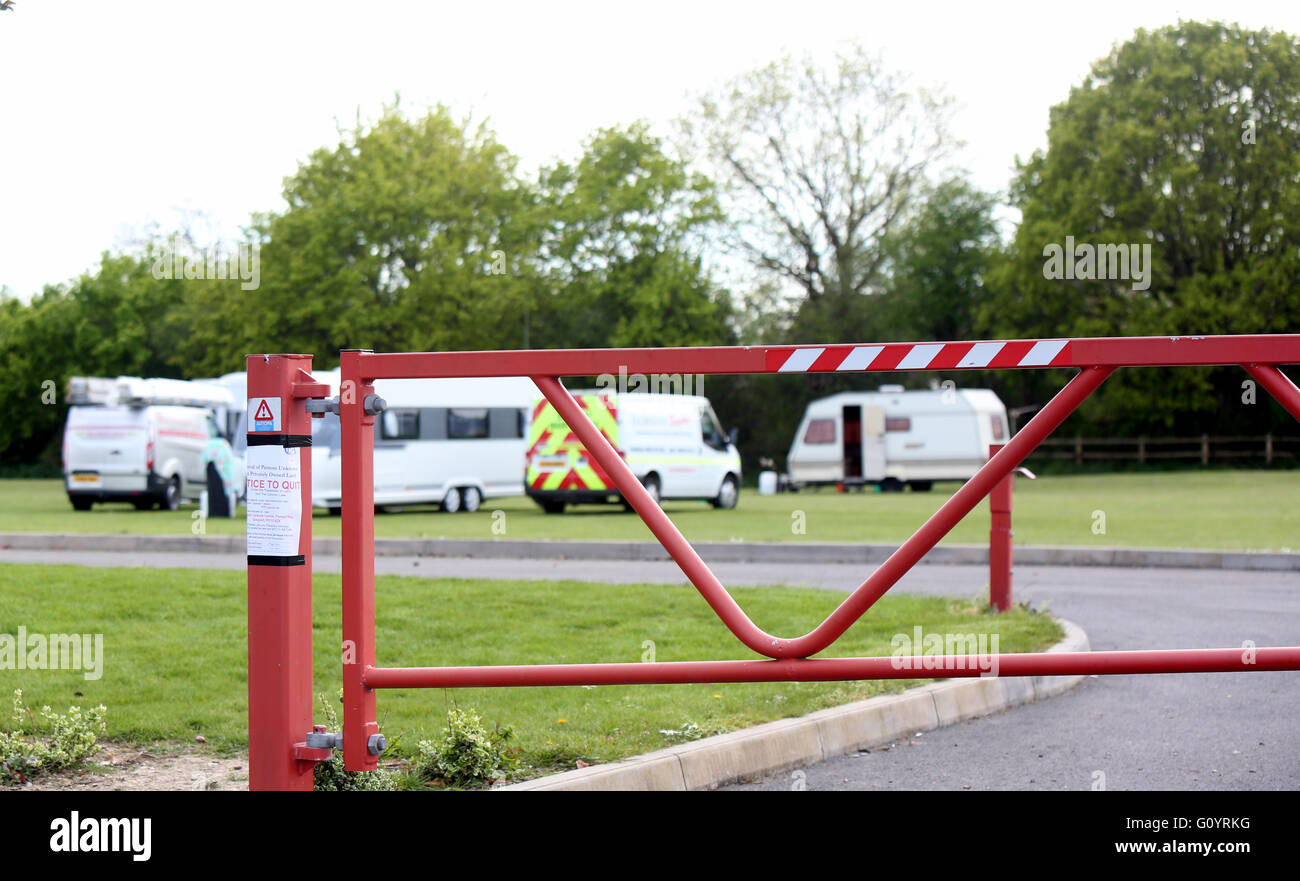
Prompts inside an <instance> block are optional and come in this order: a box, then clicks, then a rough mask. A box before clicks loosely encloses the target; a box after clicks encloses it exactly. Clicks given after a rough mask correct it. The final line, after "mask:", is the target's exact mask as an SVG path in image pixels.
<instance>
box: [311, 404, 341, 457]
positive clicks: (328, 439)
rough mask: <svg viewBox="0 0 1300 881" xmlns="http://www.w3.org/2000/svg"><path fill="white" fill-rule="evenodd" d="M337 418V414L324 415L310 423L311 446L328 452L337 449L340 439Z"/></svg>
mask: <svg viewBox="0 0 1300 881" xmlns="http://www.w3.org/2000/svg"><path fill="white" fill-rule="evenodd" d="M340 432H341V429H340V427H339V417H338V414H337V413H326V414H325V415H324V416H323V417H321V418H320V419H312V421H311V445H312V446H313V447H323V448H325V449H328V450H337V449H339V445H340V444H339V442H340V440H341V439H342V438H341V434H340Z"/></svg>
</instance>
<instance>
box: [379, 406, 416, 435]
mask: <svg viewBox="0 0 1300 881" xmlns="http://www.w3.org/2000/svg"><path fill="white" fill-rule="evenodd" d="M380 425H381V428H380V432H379V436H380V438H382V439H383V440H415V439H416V438H418V437H419V436H420V411H419V410H387V411H385V412H384V415H383V417H382V419H381V421H380Z"/></svg>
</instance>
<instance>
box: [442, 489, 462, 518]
mask: <svg viewBox="0 0 1300 881" xmlns="http://www.w3.org/2000/svg"><path fill="white" fill-rule="evenodd" d="M442 510H444V511H446V512H447V513H448V514H455V513H456V512H457V511H459V510H460V490H459V489H457V488H456V487H454V486H453V487H452V488H451V489H449V490H447V494H446V495H445V496H443V497H442Z"/></svg>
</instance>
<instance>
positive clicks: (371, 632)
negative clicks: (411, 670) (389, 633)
mask: <svg viewBox="0 0 1300 881" xmlns="http://www.w3.org/2000/svg"><path fill="white" fill-rule="evenodd" d="M368 353H370V350H369V349H344V350H343V351H342V352H341V353H340V355H341V360H342V365H341V368H340V371H339V380H340V382H339V421H340V422H341V423H342V441H343V463H342V474H343V481H342V482H343V487H342V489H343V499H342V503H343V767H344V768H346V769H347V770H349V771H373V770H375V769H376V768H378V767H379V753H381V752H383V743H382V741H381V739H380V737H379V725H378V723H377V721H376V714H377V713H378V706H377V704H376V702H375V690H374V689H373V688H369V687H367V686H366V684H365V682H364V681H362V680H363V677H364V676H365V673H366V671H367V670H369V669H370V668H371V667H373V666H374V665H375V413H376V412H380V411H382V409H383V402H382V401H381V400H379V399H378V398H376V397H375V386H374V382H373V380H372V379H370V378H366V377H362V375H361V359H362V355H363V354H368Z"/></svg>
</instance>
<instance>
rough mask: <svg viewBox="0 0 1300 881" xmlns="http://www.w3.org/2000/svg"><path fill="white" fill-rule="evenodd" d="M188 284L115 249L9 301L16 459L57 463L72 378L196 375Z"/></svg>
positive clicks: (5, 424)
mask: <svg viewBox="0 0 1300 881" xmlns="http://www.w3.org/2000/svg"><path fill="white" fill-rule="evenodd" d="M184 286H185V282H184V281H181V280H171V279H159V278H155V277H154V273H153V261H152V259H151V258H150V257H148V256H130V255H110V254H107V253H105V254H104V255H103V257H102V258H101V260H100V265H99V266H98V267H97V268H96V269H95V271H93V272H88V273H85V274H83V275H82V276H80V277H79V278H77V279H76V280H74V281H73V282H71V283H69V284H67V285H57V286H56V285H51V286H47V287H46V288H45V290H44V291H42V292H41V293H40V294H38V295H37V296H36V297H34V298H33V299H32V302H31V303H29V304H26V305H24V304H22V303H19V302H17V301H16V300H11V299H10V300H4V301H0V411H3V412H4V413H5V414H6V416H7V417H8V418H6V419H5V420H3V421H2V422H0V451H3V454H4V458H5V461H6V463H7V464H14V463H20V462H33V461H36V460H37V459H38V458H41V457H42V456H43V457H44V461H45V462H46V463H49V464H52V463H54V462H57V457H58V440H59V434H60V431H61V429H62V425H63V418H64V413H65V408H64V407H63V406H61V405H62V404H63V403H64V393H65V390H66V388H67V380H68V377H70V376H77V375H86V376H119V375H127V376H185V375H187V374H186V373H185V369H184V368H185V361H186V359H187V356H188V353H189V349H188V337H187V328H186V326H185V325H184V324H183V323H180V322H177V321H176V319H175V313H176V311H177V307H178V306H179V305H180V304H181V302H182V299H183V296H184ZM230 369H234V368H230ZM190 375H192V374H190Z"/></svg>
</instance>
